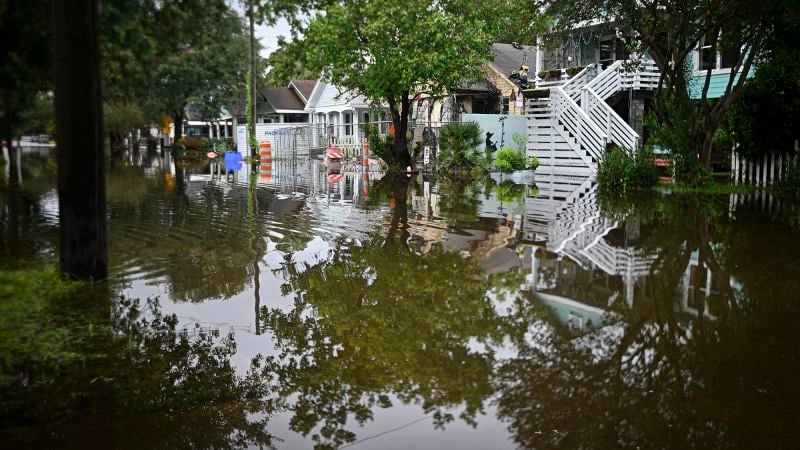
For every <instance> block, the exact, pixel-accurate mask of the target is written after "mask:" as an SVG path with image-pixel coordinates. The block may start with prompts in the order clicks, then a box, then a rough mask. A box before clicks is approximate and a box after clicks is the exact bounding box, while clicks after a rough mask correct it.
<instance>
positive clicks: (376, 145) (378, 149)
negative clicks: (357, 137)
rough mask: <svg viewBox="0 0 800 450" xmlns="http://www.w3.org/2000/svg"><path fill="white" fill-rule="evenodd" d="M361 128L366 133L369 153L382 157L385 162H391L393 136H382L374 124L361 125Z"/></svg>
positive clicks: (392, 160)
mask: <svg viewBox="0 0 800 450" xmlns="http://www.w3.org/2000/svg"><path fill="white" fill-rule="evenodd" d="M361 129H362V131H363V132H364V134H366V135H367V142H368V143H369V151H370V153H371V154H373V155H375V156H377V157H378V158H380V159H382V160H383V161H384V162H385V163H386V164H392V163H393V162H394V153H393V152H392V143H393V142H394V137H393V136H389V135H387V136H386V137H382V136H381V133H380V130H379V129H378V126H377V125H375V124H365V125H362V128H361Z"/></svg>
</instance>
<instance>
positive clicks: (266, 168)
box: [259, 161, 272, 180]
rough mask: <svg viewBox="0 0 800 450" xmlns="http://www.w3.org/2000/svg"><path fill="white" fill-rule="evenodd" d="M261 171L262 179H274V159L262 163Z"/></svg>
mask: <svg viewBox="0 0 800 450" xmlns="http://www.w3.org/2000/svg"><path fill="white" fill-rule="evenodd" d="M259 172H260V173H261V179H262V180H271V179H272V161H270V162H268V163H263V162H262V163H261V166H260V168H259Z"/></svg>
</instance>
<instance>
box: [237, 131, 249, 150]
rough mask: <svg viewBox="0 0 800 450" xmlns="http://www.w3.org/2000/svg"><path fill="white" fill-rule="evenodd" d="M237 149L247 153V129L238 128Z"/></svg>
mask: <svg viewBox="0 0 800 450" xmlns="http://www.w3.org/2000/svg"><path fill="white" fill-rule="evenodd" d="M236 144H237V145H236V147H237V149H238V150H239V151H240V152H246V151H247V127H244V126H241V125H240V126H238V127H237V130H236Z"/></svg>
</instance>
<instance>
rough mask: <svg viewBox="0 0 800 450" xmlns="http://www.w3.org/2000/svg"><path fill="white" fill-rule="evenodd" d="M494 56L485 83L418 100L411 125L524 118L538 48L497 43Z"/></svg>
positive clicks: (418, 98)
mask: <svg viewBox="0 0 800 450" xmlns="http://www.w3.org/2000/svg"><path fill="white" fill-rule="evenodd" d="M492 54H493V56H494V58H493V59H492V61H490V62H489V63H487V64H485V65H484V66H483V73H484V75H485V77H484V79H483V80H482V81H480V82H478V83H475V84H472V85H465V86H462V87H459V88H457V89H454V90H453V91H452V92H450V93H448V95H445V96H440V97H430V96H426V95H419V96H417V98H415V99H414V102H413V103H412V110H411V119H412V123H415V124H416V123H438V122H450V121H457V120H459V119H460V118H461V115H462V114H507V115H522V114H524V108H523V105H522V94H521V90H522V89H523V88H526V87H527V76H528V73H527V70H528V67H530V65H532V64H534V63H535V60H536V47H533V46H528V45H520V44H502V43H495V44H492ZM531 76H535V74H532V75H531Z"/></svg>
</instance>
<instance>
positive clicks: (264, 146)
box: [259, 141, 272, 161]
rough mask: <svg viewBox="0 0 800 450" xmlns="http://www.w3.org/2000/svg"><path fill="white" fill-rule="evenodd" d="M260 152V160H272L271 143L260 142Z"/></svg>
mask: <svg viewBox="0 0 800 450" xmlns="http://www.w3.org/2000/svg"><path fill="white" fill-rule="evenodd" d="M259 148H260V152H261V160H262V161H263V160H265V159H267V158H270V159H272V143H270V142H269V141H261V143H260V144H259Z"/></svg>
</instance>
